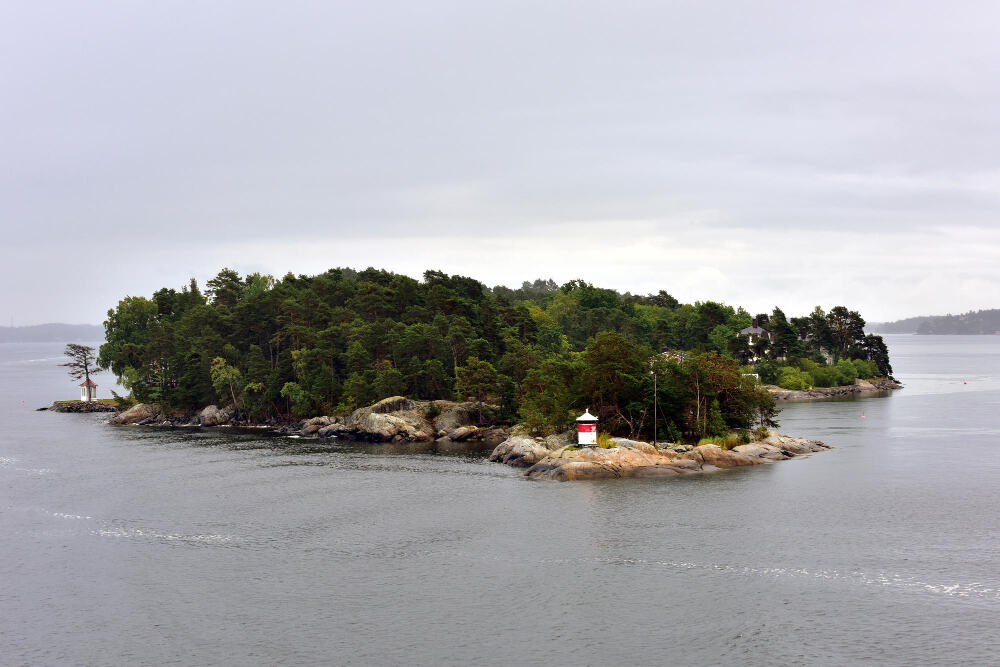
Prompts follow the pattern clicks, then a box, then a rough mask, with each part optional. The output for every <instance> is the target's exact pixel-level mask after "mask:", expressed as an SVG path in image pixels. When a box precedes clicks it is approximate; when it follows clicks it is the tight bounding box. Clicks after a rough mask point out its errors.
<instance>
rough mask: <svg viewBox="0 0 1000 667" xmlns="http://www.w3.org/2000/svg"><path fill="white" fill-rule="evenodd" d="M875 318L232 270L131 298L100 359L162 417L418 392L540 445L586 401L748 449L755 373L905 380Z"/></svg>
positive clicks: (650, 429)
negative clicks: (874, 326)
mask: <svg viewBox="0 0 1000 667" xmlns="http://www.w3.org/2000/svg"><path fill="white" fill-rule="evenodd" d="M864 324H865V322H864V320H863V319H862V318H861V317H860V315H859V314H858V313H857V312H855V311H851V310H849V309H848V308H846V307H844V306H837V307H834V308H832V309H831V310H830V311H829V312H828V313H827V312H824V311H823V310H822V309H821V308H819V307H817V308H816V309H814V310H813V311H812V312H811V313H808V314H805V315H803V316H801V317H791V318H789V317H786V315H785V313H784V312H783V311H782V310H781V309H780V308H777V307H776V308H774V310H773V311H772V312H771V313H759V314H756V315H751V314H750V313H749V312H747V311H746V310H744V309H743V308H733V307H731V306H728V305H724V304H721V303H716V302H713V301H705V302H698V303H694V304H682V303H679V302H678V301H677V300H676V299H675V298H673V297H672V296H671V295H670V294H669V293H667V292H666V291H662V290H661V291H660V292H659V293H657V294H647V295H633V294H629V293H624V294H622V293H619V292H617V291H615V290H612V289H604V288H600V287H595V286H593V285H591V284H589V283H586V282H584V281H582V280H574V281H570V282H568V283H566V284H564V285H557V284H556V283H554V282H553V281H551V280H536V281H534V282H532V283H528V282H525V283H523V284H522V286H521V287H520V288H518V289H511V288H508V287H503V286H496V287H493V288H489V287H487V286H485V285H484V284H482V283H481V282H479V281H477V280H475V279H472V278H468V277H463V276H450V275H446V274H444V273H441V272H438V271H427V272H425V273H424V275H423V280H419V281H418V280H415V279H413V278H411V277H408V276H405V275H399V274H395V273H391V272H388V271H383V270H377V269H372V268H369V269H366V270H364V271H355V270H352V269H347V268H337V269H331V270H329V271H327V272H325V273H323V274H320V275H316V276H304V275H298V276H296V275H293V274H288V275H286V276H284V277H283V278H281V279H277V280H276V279H274V278H273V277H271V276H268V275H261V274H257V273H254V274H251V275H248V276H241V275H239V274H238V273H237V272H236V271H233V270H231V269H223V270H222V271H220V272H219V274H218V275H217V276H215V277H214V278H212V279H211V280H209V281H207V283H206V285H205V290H204V291H202V290H201V289H200V288H199V286H198V284H197V283H196V282H195V281H194V280H193V279H192V280H191V281H190V283H189V284H188V285H186V286H183V287H182V288H181V289H179V290H177V289H173V288H168V287H164V288H162V289H160V290H158V291H156V292H155V293H154V294H153V295H152V297H151V298H146V297H141V296H129V297H126V298H124V299H122V300H121V301H120V302H119V304H118V305H117V307H116V308H114V309H112V310H109V311H108V319H107V321H106V322H105V323H104V326H105V338H106V342H105V343H104V344H103V345H101V347H100V351H99V356H98V362H99V364H100V365H101V366H103V367H106V368H109V369H110V370H111V371H112V372H113V373H114V374H115V375H116V376H117V378H118V380H119V382H120V383H121V384H122V385H123V386H124V387H125V388H126V389H127V390H128V392H129V395H128V396H127V397H119V399H120V400H121V402H122V403H123V404H128V403H129V402H142V403H155V404H157V405H158V406H159V409H160V410H162V411H163V413H164V414H167V413H176V414H182V413H188V414H190V413H192V412H195V411H198V410H200V409H202V408H203V407H204V406H207V405H211V404H219V405H226V406H228V408H227V409H228V410H229V411H230V413H229V414H231V415H232V420H233V422H234V423H246V424H278V423H287V422H288V421H290V420H302V419H306V418H309V417H317V416H320V415H350V414H352V413H353V412H355V411H356V410H358V409H359V408H361V407H363V406H367V405H370V404H372V403H375V402H376V401H378V400H379V399H383V398H385V397H407V398H406V400H411V399H412V400H415V401H420V402H421V403H420V404H419V405H420V406H422V407H421V408H420V409H421V410H424V411H425V412H426V413H427V414H430V415H431V416H433V413H434V412H435V411H440V407H439V406H438V405H437V402H450V401H454V400H459V401H465V402H466V403H467V404H471V405H475V406H477V408H476V412H477V414H476V420H477V422H479V424H480V425H488V424H515V423H520V424H522V425H523V428H524V429H525V430H526V431H527V432H531V433H536V434H545V433H556V432H560V431H564V430H565V429H566V428H567V427H568V426H569V425H571V424H572V423H573V419H574V418H575V417H576V416H577V415H579V414H580V412H581V411H582V410H583V408H586V407H589V408H590V410H591V411H592V412H593V413H594V414H595V415H597V416H598V417H599V418H600V420H601V429H602V431H605V432H606V433H609V434H614V435H622V436H628V437H629V438H637V439H639V438H645V439H649V440H653V439H654V438H655V439H656V440H667V441H673V442H680V441H691V442H698V441H699V440H700V439H702V438H705V437H716V438H725V437H729V438H733V437H738V438H740V439H741V440H742V441H748V440H749V439H750V433H751V432H752V431H753V430H754V429H756V430H757V431H758V432H759V433H762V432H764V431H766V429H767V428H768V427H769V426H773V425H775V424H776V422H775V421H774V417H775V412H776V408H775V401H774V397H773V396H772V394H771V392H769V391H767V389H766V388H764V387H763V386H762V385H761V382H758V380H757V377H755V376H754V374H756V376H759V380H760V381H762V382H763V383H774V384H777V385H780V386H783V387H786V388H788V389H801V388H807V387H813V386H834V385H838V384H851V383H853V382H854V381H855V380H856V379H858V378H872V377H886V376H889V375H891V373H892V368H891V366H890V364H889V358H888V352H887V349H886V347H885V344H884V342H883V341H882V339H881V338H880V337H879V336H875V335H870V334H869V335H866V334H865V333H864ZM741 332H742V333H741ZM761 332H763V333H761ZM654 386H655V397H656V403H657V415H656V420H655V425H654V420H653V400H654ZM442 404H443V405H444V404H446V403H442ZM414 405H416V404H415V403H414ZM375 412H377V411H375ZM335 421H336V420H332V421H331V420H328V422H327V423H328V424H330V423H335ZM318 428H320V426H317V429H318ZM654 428H655V433H654Z"/></svg>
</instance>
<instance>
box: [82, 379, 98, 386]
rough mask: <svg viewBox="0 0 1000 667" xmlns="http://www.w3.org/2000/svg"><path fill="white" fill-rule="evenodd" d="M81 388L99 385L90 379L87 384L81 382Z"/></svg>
mask: <svg viewBox="0 0 1000 667" xmlns="http://www.w3.org/2000/svg"><path fill="white" fill-rule="evenodd" d="M80 386H81V387H96V386H97V383H96V382H94V381H93V380H91V379H90V378H87V381H86V382H81V383H80Z"/></svg>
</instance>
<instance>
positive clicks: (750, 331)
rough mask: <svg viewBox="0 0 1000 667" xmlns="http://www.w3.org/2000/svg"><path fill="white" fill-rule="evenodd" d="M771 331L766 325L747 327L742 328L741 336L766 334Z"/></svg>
mask: <svg viewBox="0 0 1000 667" xmlns="http://www.w3.org/2000/svg"><path fill="white" fill-rule="evenodd" d="M768 333H770V332H769V331H768V330H767V329H765V328H764V327H747V328H746V329H740V335H741V336H766V335H767V334H768Z"/></svg>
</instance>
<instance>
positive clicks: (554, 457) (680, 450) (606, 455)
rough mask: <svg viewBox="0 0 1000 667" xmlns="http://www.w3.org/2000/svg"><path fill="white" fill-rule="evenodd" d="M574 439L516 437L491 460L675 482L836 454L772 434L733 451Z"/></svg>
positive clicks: (549, 472)
mask: <svg viewBox="0 0 1000 667" xmlns="http://www.w3.org/2000/svg"><path fill="white" fill-rule="evenodd" d="M570 435H571V434H563V435H562V436H549V437H548V438H533V437H530V436H525V435H515V436H512V437H510V438H508V439H507V440H505V441H504V442H502V443H500V444H499V445H498V446H497V447H496V449H494V450H493V453H492V454H491V455H490V461H495V462H499V463H506V464H507V465H511V466H516V467H526V468H527V470H525V472H524V475H525V477H528V478H531V479H549V480H557V481H572V480H584V479H616V478H623V477H671V476H676V475H691V474H697V473H705V472H711V471H714V470H718V469H720V468H737V467H742V466H752V465H763V464H766V463H772V462H774V461H784V460H787V459H791V458H794V457H796V456H802V455H804V454H811V453H813V452H822V451H826V450H828V449H832V447H831V446H830V445H827V444H825V443H822V442H820V441H818V440H810V439H808V438H795V437H791V436H787V435H781V434H780V433H775V432H773V431H772V432H769V433H768V435H767V437H765V438H763V439H761V440H757V441H755V442H751V443H748V444H745V445H738V446H736V447H733V448H732V449H723V448H722V447H720V446H719V445H715V444H705V445H699V446H697V447H692V446H691V445H667V446H664V447H654V446H653V445H651V444H649V443H648V442H638V441H635V440H626V439H624V438H613V439H612V441H613V442H614V445H615V446H614V447H611V448H609V449H603V448H600V447H582V448H581V447H576V446H575V445H570V444H566V441H567V440H568V439H569V438H570Z"/></svg>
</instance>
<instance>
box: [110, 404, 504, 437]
mask: <svg viewBox="0 0 1000 667" xmlns="http://www.w3.org/2000/svg"><path fill="white" fill-rule="evenodd" d="M432 406H433V407H432ZM492 410H493V408H491V407H490V406H487V405H481V404H479V403H474V402H461V403H460V402H455V401H414V400H411V399H408V398H405V397H403V396H392V397H390V398H386V399H384V400H381V401H379V402H378V403H375V404H374V405H370V406H367V407H363V408H358V409H357V410H355V411H354V412H352V413H351V414H350V415H347V416H341V415H332V416H318V417H312V418H310V419H305V420H302V421H297V422H287V423H266V424H259V423H254V422H248V421H241V420H238V419H236V418H235V417H234V412H233V410H232V409H231V408H228V407H223V408H220V407H218V406H216V405H209V406H207V407H205V408H203V409H202V410H201V411H199V412H197V413H195V414H183V415H166V414H164V413H163V411H162V410H161V409H160V407H159V406H158V405H156V404H153V403H139V404H138V405H134V406H132V407H131V408H129V409H128V410H126V411H124V412H122V413H120V414H118V415H116V416H115V417H113V418H111V420H109V422H108V423H110V424H115V425H139V426H161V427H180V428H183V427H230V428H234V427H235V428H260V429H264V430H268V431H271V432H273V433H276V434H279V435H299V436H316V437H319V438H331V437H337V436H343V437H348V438H351V439H353V440H363V441H369V442H432V441H447V442H464V441H467V440H481V441H487V442H500V441H502V440H504V439H506V438H507V437H508V436H509V435H510V432H511V429H509V428H503V427H497V426H492V425H482V424H483V419H482V417H483V416H484V413H485V414H489V413H490V412H492Z"/></svg>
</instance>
